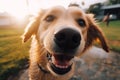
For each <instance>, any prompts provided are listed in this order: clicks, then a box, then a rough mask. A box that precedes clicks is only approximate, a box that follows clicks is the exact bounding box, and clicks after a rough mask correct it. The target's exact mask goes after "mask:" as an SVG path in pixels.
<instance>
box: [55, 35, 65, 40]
mask: <svg viewBox="0 0 120 80" xmlns="http://www.w3.org/2000/svg"><path fill="white" fill-rule="evenodd" d="M55 38H56V39H57V40H58V41H60V42H61V41H64V40H65V34H64V33H59V34H57V35H55Z"/></svg>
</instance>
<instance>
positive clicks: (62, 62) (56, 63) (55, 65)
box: [47, 53, 74, 75]
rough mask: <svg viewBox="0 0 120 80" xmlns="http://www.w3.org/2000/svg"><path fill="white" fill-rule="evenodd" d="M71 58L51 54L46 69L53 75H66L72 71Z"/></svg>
mask: <svg viewBox="0 0 120 80" xmlns="http://www.w3.org/2000/svg"><path fill="white" fill-rule="evenodd" d="M49 54H50V53H49ZM73 57H74V56H68V55H58V54H57V55H56V54H51V58H50V59H49V62H48V65H47V67H48V69H49V70H50V71H51V72H52V73H53V74H54V75H64V74H67V73H69V72H71V71H72V66H73Z"/></svg>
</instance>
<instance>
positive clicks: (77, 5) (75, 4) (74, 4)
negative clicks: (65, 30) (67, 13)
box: [68, 3, 80, 7]
mask: <svg viewBox="0 0 120 80" xmlns="http://www.w3.org/2000/svg"><path fill="white" fill-rule="evenodd" d="M71 6H76V7H80V6H79V4H77V3H70V4H69V5H68V7H71Z"/></svg>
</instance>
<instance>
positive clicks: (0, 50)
mask: <svg viewBox="0 0 120 80" xmlns="http://www.w3.org/2000/svg"><path fill="white" fill-rule="evenodd" d="M100 26H101V28H102V30H103V32H104V33H105V35H106V37H107V39H108V43H109V45H110V48H111V49H112V50H115V51H118V52H120V21H111V22H110V26H109V27H106V26H105V24H104V23H100ZM22 33H23V29H14V28H6V29H5V28H0V80H5V79H6V78H8V76H10V75H12V74H16V73H18V71H19V70H20V69H21V68H22V67H23V66H24V65H25V64H26V62H28V61H27V60H28V55H29V54H28V51H29V48H30V45H29V44H30V41H28V42H27V43H24V44H22V40H21V38H20V36H21V35H22Z"/></svg>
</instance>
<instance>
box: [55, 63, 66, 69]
mask: <svg viewBox="0 0 120 80" xmlns="http://www.w3.org/2000/svg"><path fill="white" fill-rule="evenodd" d="M55 66H56V67H58V68H68V66H61V65H57V64H55Z"/></svg>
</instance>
